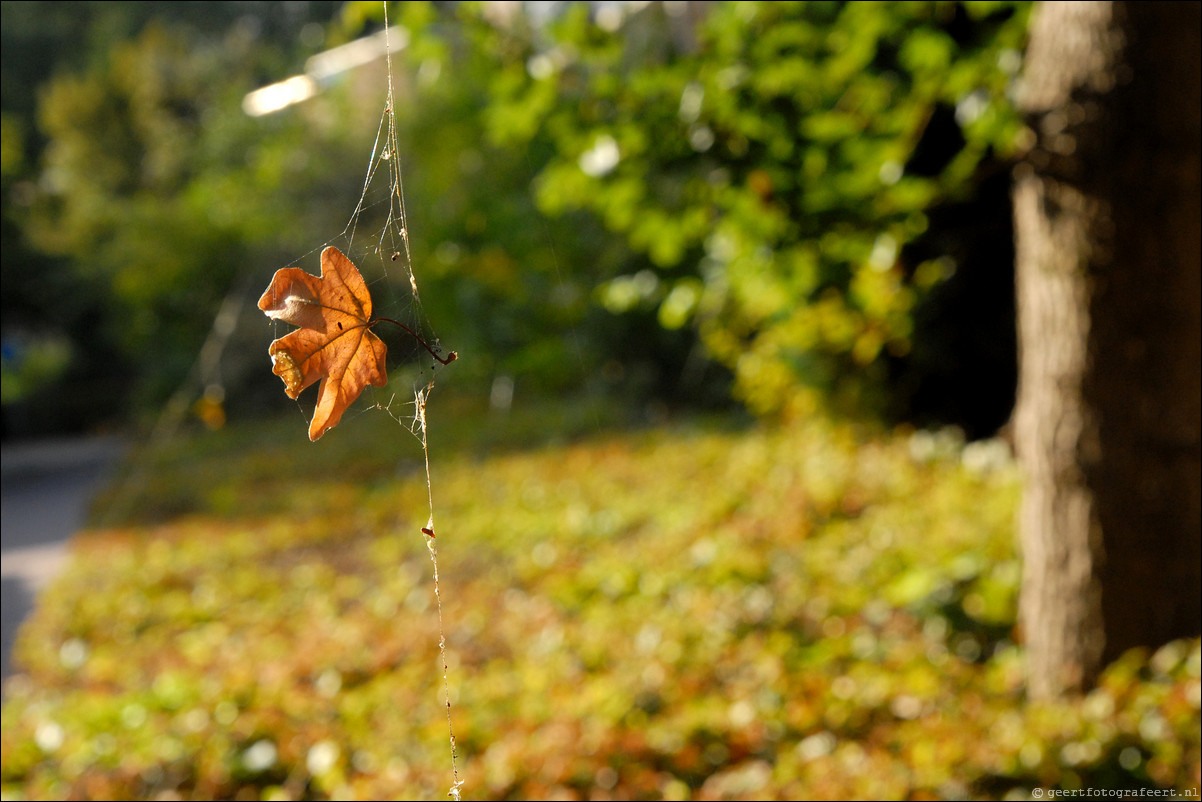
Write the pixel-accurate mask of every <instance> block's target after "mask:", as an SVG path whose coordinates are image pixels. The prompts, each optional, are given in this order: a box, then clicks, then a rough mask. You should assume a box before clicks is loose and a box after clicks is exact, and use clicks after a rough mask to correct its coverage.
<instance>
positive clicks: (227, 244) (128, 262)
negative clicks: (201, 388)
mask: <svg viewBox="0 0 1202 802" xmlns="http://www.w3.org/2000/svg"><path fill="white" fill-rule="evenodd" d="M275 58H276V55H275V51H274V50H273V49H272V48H271V47H269V46H266V45H265V44H264V43H263V42H262V41H257V40H256V39H255V38H254V37H252V36H250V35H248V34H247V32H246V31H245V30H243V29H240V28H238V27H237V26H234V27H232V28H231V29H230V30H229V31H228V32H227V33H226V34H225V35H224V36H220V37H214V38H205V37H202V36H201V35H200V34H199V33H198V31H197V30H195V29H192V28H184V27H170V26H164V25H155V24H151V25H148V26H147V27H146V28H144V29H143V30H142V32H141V33H140V34H139V35H138V36H137V37H135V38H133V39H130V40H128V41H124V42H120V43H118V44H116V45H115V46H114V47H112V49H111V51H110V52H109V53H108V54H107V56H106V57H105V58H104V59H101V60H98V61H97V62H96V63H95V64H93V65H92V66H91V67H90V68H89V69H87V70H86V71H83V72H77V73H67V72H64V73H61V74H59V75H56V76H55V77H54V78H52V79H51V80H50V81H48V82H47V83H46V85H45V86H44V87H43V90H42V93H41V98H40V102H39V106H38V109H39V118H40V120H39V122H40V125H41V129H42V133H43V134H44V135H45V136H46V137H47V140H48V141H47V145H46V149H45V154H44V167H43V174H42V180H41V182H40V184H39V191H38V192H37V194H36V196H35V197H34V199H33V203H32V207H31V209H30V210H29V211H28V213H27V214H26V215H25V217H24V219H23V221H22V222H23V225H24V228H25V233H26V234H27V236H28V237H29V238H30V240H31V241H32V243H33V244H34V245H35V246H36V247H38V248H40V249H41V251H42V252H43V253H47V254H51V255H54V256H57V257H60V258H65V259H66V260H68V262H67V271H68V277H66V278H59V279H54V280H49V279H47V280H45V283H46V287H45V288H44V289H43V292H42V294H44V295H47V296H50V297H51V298H54V299H55V300H53V301H51V302H48V303H47V304H46V305H47V306H49V307H51V308H57V309H60V310H63V309H69V308H71V307H72V306H76V307H80V308H83V309H85V310H87V313H86V314H84V315H81V316H80V317H82V318H83V319H82V320H73V321H72V325H73V326H74V327H76V328H77V329H79V328H82V327H83V325H87V324H90V328H89V329H88V330H86V331H81V330H75V331H72V334H73V335H74V337H75V338H76V339H77V340H80V341H89V340H90V341H100V342H104V343H109V344H110V346H111V347H110V353H115V354H117V355H118V358H117V359H110V361H109V363H108V364H107V365H105V367H106V368H107V369H108V370H110V371H111V372H112V374H113V375H114V376H115V377H119V378H127V377H128V378H132V379H133V385H134V386H133V388H132V392H127V393H126V396H127V397H131V398H132V399H133V400H134V401H135V402H136V405H138V406H142V405H148V404H152V403H155V402H158V401H161V400H162V399H163V398H164V397H165V396H166V395H167V394H168V393H169V392H171V391H172V390H174V389H175V388H176V387H177V386H178V385H179V383H180V381H181V380H182V379H183V377H184V375H185V373H186V372H187V370H188V368H189V367H190V366H191V364H192V362H193V361H194V360H195V358H196V354H197V352H198V350H199V348H200V345H201V343H202V342H203V341H204V337H205V335H206V333H207V332H208V331H209V329H210V327H211V326H212V324H213V319H214V315H215V314H216V310H217V307H218V305H219V303H220V302H221V300H222V298H223V297H224V296H225V295H227V294H228V293H230V292H231V291H234V290H235V288H236V287H237V286H239V285H238V281H239V280H241V281H243V282H245V281H247V280H248V279H253V280H254V283H257V281H258V279H257V278H255V277H256V276H258V275H260V274H262V275H269V272H270V268H271V267H272V266H273V261H274V260H278V259H282V258H284V257H280V256H279V255H278V254H280V253H281V252H283V253H290V252H291V253H296V252H300V251H302V250H303V249H308V248H310V247H312V239H311V237H312V230H313V217H314V216H318V217H319V219H329V211H330V210H329V207H327V206H324V205H323V204H312V203H311V202H306V200H305V199H306V195H307V193H312V194H313V195H316V196H318V197H329V198H330V200H331V201H334V200H339V199H342V195H343V194H345V193H339V192H337V191H330V190H331V188H332V187H337V184H338V181H339V180H340V179H339V178H337V176H336V174H335V173H334V171H333V169H332V168H331V166H330V160H332V159H336V158H337V156H338V155H339V154H340V144H342V143H344V142H345V141H346V129H345V128H339V127H337V126H327V127H326V128H324V129H322V128H316V127H311V126H310V125H309V121H308V120H307V119H306V118H304V117H303V116H300V115H282V116H277V117H275V118H271V119H252V118H250V117H248V116H247V115H246V114H245V113H243V111H242V109H241V100H242V97H243V95H244V94H245V93H246V92H247V91H248V90H250V89H252V88H255V87H256V86H257V84H258V81H259V78H258V72H259V70H261V69H262V68H263V66H264V65H265V64H271V65H272V66H273V68H275V65H274V59H275ZM354 144H355V145H358V144H359V143H358V142H355V143H354ZM323 145H324V146H325V147H324V148H323V147H322V146H323ZM310 148H314V149H315V150H316V152H315V153H313V154H312V155H310V153H309V149H310ZM351 183H354V179H352V181H351ZM323 191H324V195H323ZM349 197H350V202H349V205H348V206H347V207H346V208H353V202H354V196H353V195H350V196H349ZM315 207H317V208H315ZM344 215H345V212H343V211H341V210H340V211H339V214H338V216H336V217H334V219H335V220H337V219H339V218H343V217H344ZM325 227H326V228H335V226H334V224H327V225H326V226H325ZM335 230H336V228H335ZM259 262H266V263H265V264H263V265H262V267H260V266H259V265H258V264H257V263H259ZM28 281H31V280H27V283H28ZM264 281H265V279H264Z"/></svg>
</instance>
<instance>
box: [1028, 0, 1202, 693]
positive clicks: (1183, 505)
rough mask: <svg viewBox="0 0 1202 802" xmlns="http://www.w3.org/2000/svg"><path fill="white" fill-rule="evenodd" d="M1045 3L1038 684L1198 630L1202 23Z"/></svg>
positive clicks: (1040, 58)
mask: <svg viewBox="0 0 1202 802" xmlns="http://www.w3.org/2000/svg"><path fill="white" fill-rule="evenodd" d="M1200 9H1202V6H1200V5H1199V4H1197V3H1135V2H1131V3H1122V2H1074V3H1066V2H1059V3H1044V4H1041V5H1040V6H1039V7H1037V8H1036V9H1035V11H1034V14H1035V16H1034V18H1033V21H1032V29H1031V39H1030V47H1029V50H1028V55H1027V61H1026V64H1025V67H1024V73H1023V81H1022V84H1021V87H1020V95H1019V103H1020V106H1021V108H1022V109H1023V111H1024V113H1025V114H1026V115H1027V118H1028V124H1029V125H1030V127H1031V129H1032V131H1034V132H1035V141H1034V146H1033V147H1032V149H1031V151H1030V153H1029V155H1028V157H1027V158H1026V160H1025V161H1024V162H1023V163H1022V164H1021V165H1020V166H1019V167H1018V169H1017V170H1016V175H1015V187H1014V215H1015V230H1016V249H1017V263H1016V292H1017V301H1018V323H1019V343H1020V378H1019V397H1018V406H1017V409H1016V413H1015V440H1016V445H1017V448H1018V452H1019V457H1020V460H1021V462H1022V465H1023V467H1024V469H1025V471H1026V474H1027V485H1026V490H1025V494H1024V499H1023V506H1022V512H1021V515H1020V523H1019V526H1020V530H1021V531H1020V542H1021V545H1022V550H1023V556H1024V575H1023V586H1022V593H1021V599H1020V619H1021V622H1022V628H1023V632H1024V635H1025V638H1026V642H1027V646H1028V659H1029V690H1030V692H1031V694H1032V696H1035V697H1048V696H1054V695H1057V694H1060V693H1063V692H1072V691H1077V690H1084V689H1087V688H1088V687H1089V686H1090V685H1091V684H1092V683H1093V681H1094V680H1095V679H1096V677H1097V675H1098V673H1099V672H1100V671H1101V669H1102V668H1103V667H1104V665H1105V664H1106V663H1107V662H1109V661H1110V660H1111V659H1113V658H1114V657H1117V656H1118V655H1119V654H1121V653H1122V652H1123V651H1125V650H1127V649H1128V648H1131V647H1133V646H1149V647H1155V646H1158V645H1160V644H1162V643H1165V642H1167V641H1169V640H1172V639H1174V638H1177V637H1185V636H1191V635H1197V634H1198V633H1199V631H1200V630H1202V610H1200V607H1199V602H1198V598H1199V594H1200V592H1202V576H1200V575H1202V548H1200V542H1202V541H1200V533H1202V501H1200V494H1202V458H1200V448H1199V443H1200V440H1202V437H1200V434H1202V433H1200V429H1202V421H1200V419H1202V372H1200V365H1202V202H1200V198H1202V187H1200V180H1199V179H1200V174H1202V162H1200V157H1199V142H1200V141H1202V101H1200V97H1202V80H1200V78H1202V64H1200V61H1199V54H1200V53H1202V33H1200V31H1202V24H1200V20H1202V15H1200Z"/></svg>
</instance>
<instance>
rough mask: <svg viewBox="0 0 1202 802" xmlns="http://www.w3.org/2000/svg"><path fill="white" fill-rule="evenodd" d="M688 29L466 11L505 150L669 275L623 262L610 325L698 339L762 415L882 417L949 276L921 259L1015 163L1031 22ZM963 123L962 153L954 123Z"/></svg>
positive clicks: (969, 13) (995, 11)
mask: <svg viewBox="0 0 1202 802" xmlns="http://www.w3.org/2000/svg"><path fill="white" fill-rule="evenodd" d="M666 9H667V6H665V5H664V4H651V5H649V6H648V7H646V8H645V9H644V10H642V11H640V12H638V13H637V14H634V15H633V16H631V17H630V18H628V19H626V20H625V22H624V23H623V24H622V25H621V27H620V28H619V27H617V25H616V24H607V25H606V26H605V27H602V26H601V25H600V24H598V22H597V21H596V20H593V19H590V18H589V14H590V11H589V9H588V8H587V7H585V6H584V5H577V6H573V7H571V8H569V9H567V11H566V12H565V13H564V14H563V15H562V17H560V18H558V19H556V20H553V21H552V22H551V23H549V27H548V29H546V30H532V29H529V28H525V27H523V25H522V22H523V21H521V20H518V21H513V22H511V23H510V24H509V25H508V26H506V25H495V24H492V22H484V23H481V22H480V18H479V17H473V16H470V15H465V16H464V17H463V18H462V19H461V20H460V21H461V23H462V24H464V25H465V26H467V27H468V28H469V29H470V30H471V31H473V33H469V34H465V35H464V36H465V38H467V39H468V40H469V41H470V42H471V43H472V47H473V48H476V49H480V50H483V51H485V52H488V53H491V54H493V58H494V60H495V64H494V66H493V76H492V79H491V88H490V101H491V102H490V104H489V106H488V108H487V109H486V111H485V114H486V116H487V118H488V131H489V134H490V137H491V139H492V141H494V142H496V143H500V144H503V145H506V146H508V147H517V148H533V149H536V150H541V149H543V148H545V147H547V146H549V147H551V148H553V151H554V153H553V155H552V156H551V158H550V160H549V161H548V162H547V163H546V165H545V166H541V167H540V171H539V175H538V178H537V193H538V201H539V207H540V208H541V209H542V210H543V211H544V212H546V213H548V214H550V215H553V216H554V215H559V214H564V213H567V212H569V211H572V210H588V211H590V212H592V213H593V214H594V215H595V216H596V217H597V218H598V219H599V220H600V221H602V222H603V223H604V225H605V226H606V228H607V229H608V230H610V231H612V232H614V233H616V234H618V235H621V236H622V237H623V238H624V240H625V241H626V243H627V244H628V246H629V247H630V248H631V249H633V251H634V252H635V253H636V254H640V255H642V257H644V258H645V260H646V261H645V262H644V264H645V265H646V266H648V267H654V271H644V272H640V270H642V269H643V265H640V260H639V259H638V258H635V257H633V256H628V257H626V258H625V260H624V264H623V268H624V270H623V274H622V275H618V276H614V277H611V278H608V279H606V281H605V282H603V283H602V284H601V285H600V288H599V289H600V292H601V297H602V299H603V300H604V302H605V305H606V306H607V308H609V309H610V310H611V311H615V312H621V311H625V310H627V309H631V308H635V307H637V306H639V305H644V304H645V305H650V306H651V307H652V308H655V309H657V311H658V318H659V321H660V323H661V324H662V325H663V326H665V327H667V328H670V329H673V328H679V327H681V326H683V325H685V324H686V323H692V324H693V325H694V326H695V327H696V329H697V331H699V333H700V335H701V337H702V338H703V340H704V342H705V344H706V346H707V347H708V349H709V352H710V353H711V354H712V355H713V356H715V357H716V358H717V359H719V360H720V361H722V362H723V363H725V364H726V365H728V366H729V367H730V368H731V369H732V370H733V371H734V372H735V375H736V379H737V389H738V391H739V394H740V395H741V397H742V398H743V400H744V401H745V402H747V403H748V404H749V405H750V406H751V407H752V408H753V409H755V410H759V411H769V410H780V409H782V408H785V407H788V406H789V405H790V404H791V403H792V402H794V401H797V400H799V399H800V400H801V401H802V402H803V408H804V407H805V406H808V402H812V400H813V397H812V396H810V395H808V394H807V393H806V388H809V389H815V388H816V389H819V390H822V391H824V392H826V393H828V394H829V393H834V394H835V397H836V398H839V399H842V400H848V401H853V402H855V401H856V400H857V399H858V400H859V401H864V400H865V397H864V393H865V392H866V391H872V390H877V391H879V390H880V389H881V387H880V385H881V384H882V382H883V379H884V373H883V370H884V368H883V363H884V356H885V355H886V354H893V355H895V356H896V355H904V354H905V353H906V352H907V351H908V349H909V347H910V343H911V339H910V338H911V333H912V311H913V309H914V306H915V304H916V302H917V301H918V300H919V299H920V298H921V297H922V295H923V293H924V292H925V291H926V290H927V289H929V288H930V287H931V286H932V285H933V284H935V283H937V282H939V281H940V280H941V279H942V278H943V275H944V274H945V273H946V270H941V269H939V265H938V264H923V265H914V264H907V263H906V260H905V258H904V256H903V250H904V249H905V247H906V246H907V244H909V243H911V242H913V241H914V240H916V239H917V238H918V237H920V236H922V235H923V234H924V233H927V228H928V217H927V214H926V212H927V211H928V210H930V209H931V208H932V207H933V206H935V205H936V204H939V203H942V202H946V201H948V200H950V199H954V198H957V197H960V196H963V195H964V194H965V193H967V192H969V191H970V190H971V188H972V187H973V185H974V174H975V172H976V171H977V170H978V168H979V167H980V166H981V165H982V164H983V163H984V161H985V160H986V159H987V158H992V157H994V156H997V155H1001V156H1006V155H1008V154H1009V153H1010V152H1011V151H1012V150H1013V149H1014V144H1015V138H1016V135H1017V132H1018V131H1019V123H1018V120H1017V118H1016V116H1015V115H1014V113H1013V111H1012V110H1011V108H1010V105H1009V103H1008V101H1007V99H1006V97H1005V91H1006V88H1007V86H1008V83H1009V82H1010V80H1011V78H1012V77H1013V73H1014V72H1015V71H1016V70H1017V67H1018V64H1019V60H1020V57H1019V53H1020V52H1021V47H1022V43H1023V36H1024V29H1025V6H1024V5H1022V4H1018V5H1014V4H1003V3H846V4H843V3H784V2H765V3H717V4H707V5H706V7H705V10H704V12H701V14H702V16H703V17H704V18H703V19H701V20H699V21H698V20H695V19H693V18H691V17H690V18H677V19H673V18H671V17H668V16H665V10H666ZM473 23H475V25H474V27H473ZM694 25H695V28H694ZM953 108H954V109H955V115H954V116H955V121H956V122H955V123H954V124H952V125H951V129H952V130H951V133H949V132H947V131H945V130H942V129H938V128H937V126H935V125H934V124H932V120H935V119H941V118H940V117H939V115H940V113H941V112H943V111H948V110H950V109H953ZM945 116H946V115H945ZM640 276H646V277H647V278H646V279H644V280H641V281H639V282H638V283H637V289H639V291H640V294H639V295H638V296H632V295H631V294H630V289H631V280H632V279H638V278H639V277H640ZM799 391H800V392H799Z"/></svg>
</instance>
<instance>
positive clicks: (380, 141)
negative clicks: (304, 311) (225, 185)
mask: <svg viewBox="0 0 1202 802" xmlns="http://www.w3.org/2000/svg"><path fill="white" fill-rule="evenodd" d="M384 29H385V30H384V37H385V66H386V72H387V82H388V94H387V102H386V104H385V106H384V109H383V111H382V112H381V115H380V118H379V123H378V125H377V128H376V134H375V138H374V141H373V143H372V147H371V154H370V157H369V159H368V164H367V169H366V171H365V175H364V179H363V186H362V188H361V190H360V193H359V198H358V201H357V203H356V205H355V208H354V211H353V212H352V213H351V215H350V218H349V220H348V221H347V224H346V227H345V228H344V229H343V230H342V232H341V233H340V234H339V235H338V236H337V237H335V238H334V241H333V242H334V244H337V245H338V246H339V247H341V248H342V249H343V250H344V251H345V253H346V254H347V255H348V256H349V257H350V258H351V260H352V261H353V262H354V263H355V264H356V265H357V266H358V267H359V269H360V272H361V273H362V274H363V277H364V280H365V281H366V282H367V284H368V288H369V291H370V292H371V293H372V296H373V299H374V301H375V302H374V303H373V312H374V314H375V316H376V317H379V318H381V321H382V322H383V320H384V318H383V315H382V314H381V313H384V314H386V315H391V316H395V317H397V318H400V319H399V320H391V321H390V322H393V323H397V324H398V325H400V326H401V327H402V328H403V329H405V331H406V334H405V335H402V336H400V337H389V336H387V334H386V332H385V331H383V330H382V328H384V327H380V326H377V327H375V328H374V330H375V331H376V332H377V334H382V335H385V339H386V342H388V344H389V360H388V361H389V365H388V371H389V374H390V381H389V386H388V387H387V388H385V389H383V390H374V389H373V388H368V390H369V391H370V392H372V393H373V394H374V396H375V398H376V401H375V403H372V404H370V406H368V407H367V408H366V409H361V413H366V412H368V411H370V410H383V411H384V412H386V413H387V414H388V415H389V416H391V417H392V418H393V419H394V420H395V421H397V423H398V424H400V425H401V426H403V427H404V428H406V429H407V430H408V431H409V432H410V433H411V434H412V435H413V436H414V437H415V438H416V439H417V440H418V442H419V443H420V444H421V449H422V458H423V464H424V468H425V479H426V501H427V518H426V524H425V526H423V527H421V533H422V535H423V537H424V539H425V543H426V548H427V551H428V552H429V555H430V560H431V563H432V565H433V584H434V596H435V603H436V609H437V613H438V629H439V632H438V635H439V639H438V646H439V656H440V659H441V662H442V685H443V688H442V690H443V699H442V701H443V705H444V707H445V708H446V716H447V733H448V737H449V740H450V752H451V773H452V785H451V788H450V790H449V792H448V796H450V797H451V798H453V799H455V800H458V799H460V794H461V788H462V786H463V781H462V780H461V779H460V777H459V769H458V754H457V749H456V739H455V731H454V727H453V724H452V719H451V694H450V680H449V671H450V669H449V665H448V659H447V650H446V649H447V647H446V637H445V634H444V626H443V615H442V595H441V589H440V587H439V576H438V551H437V548H436V545H435V533H436V531H437V530H436V529H435V521H434V491H433V481H432V479H431V471H430V448H429V437H428V433H429V417H428V409H429V402H430V397H431V394H432V393H433V391H434V386H435V377H436V374H437V372H438V370H439V369H440V368H441V367H442V366H444V365H446V364H448V363H450V362H451V361H453V360H454V359H455V358H456V356H457V355H456V354H455V352H453V351H446V350H444V349H443V348H442V347H441V345H440V343H439V341H438V338H437V337H436V336H435V335H434V334H433V327H432V326H431V324H430V320H429V317H428V316H427V314H426V313H425V310H424V309H423V307H422V300H421V292H420V290H419V288H418V279H417V273H416V272H415V271H414V265H413V251H412V248H411V247H410V240H409V236H410V233H409V225H408V221H409V217H408V213H407V211H406V208H405V191H404V176H403V173H402V165H401V158H400V152H401V151H400V144H399V137H398V132H397V123H396V113H397V104H396V90H395V87H394V82H393V65H392V54H393V47H394V43H393V42H392V40H391V38H390V37H391V32H392V30H393V29H392V28H390V26H389V21H388V4H387V3H384ZM317 250H320V249H319V248H318V249H315V250H314V253H316V251H317ZM381 299H386V303H385V304H381V303H380V300H381ZM389 328H391V327H389ZM398 346H400V347H398ZM398 356H399V357H400V359H399V360H398V359H397V357H398ZM398 361H399V362H400V364H398ZM405 383H408V384H409V385H410V391H409V392H410V395H409V396H404V395H400V396H398V393H396V392H395V391H394V390H393V389H392V388H393V387H395V386H397V385H401V386H403V385H404V384H405ZM385 396H387V399H386V400H384V397H385Z"/></svg>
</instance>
